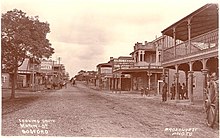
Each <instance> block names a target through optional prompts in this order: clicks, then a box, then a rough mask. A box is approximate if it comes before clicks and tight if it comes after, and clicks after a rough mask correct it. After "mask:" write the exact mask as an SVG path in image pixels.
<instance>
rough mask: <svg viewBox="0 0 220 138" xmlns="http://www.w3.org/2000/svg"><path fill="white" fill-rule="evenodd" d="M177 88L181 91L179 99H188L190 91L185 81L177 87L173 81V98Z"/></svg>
mask: <svg viewBox="0 0 220 138" xmlns="http://www.w3.org/2000/svg"><path fill="white" fill-rule="evenodd" d="M176 90H177V91H178V92H179V95H178V96H179V97H178V98H179V99H180V100H181V99H182V100H183V99H188V92H187V88H186V85H185V83H182V85H181V84H180V83H178V84H177V88H176V86H175V84H174V83H173V84H172V86H171V87H170V93H171V100H174V99H175V96H176V94H177V93H176Z"/></svg>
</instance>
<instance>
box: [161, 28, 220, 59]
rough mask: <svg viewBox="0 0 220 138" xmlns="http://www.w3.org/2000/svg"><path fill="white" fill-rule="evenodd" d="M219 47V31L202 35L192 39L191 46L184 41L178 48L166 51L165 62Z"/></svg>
mask: <svg viewBox="0 0 220 138" xmlns="http://www.w3.org/2000/svg"><path fill="white" fill-rule="evenodd" d="M214 47H218V29H216V30H213V31H210V32H208V33H205V34H202V35H200V36H197V37H194V38H192V39H191V46H189V43H188V41H184V42H182V43H180V44H178V45H176V46H171V47H168V48H166V49H164V51H163V52H164V53H163V62H164V61H169V60H172V59H176V58H179V57H184V56H188V55H192V54H193V53H200V52H205V51H207V50H209V49H210V50H211V49H213V48H214Z"/></svg>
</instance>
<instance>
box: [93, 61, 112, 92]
mask: <svg viewBox="0 0 220 138" xmlns="http://www.w3.org/2000/svg"><path fill="white" fill-rule="evenodd" d="M96 67H97V76H96V80H97V81H96V85H97V86H98V87H99V88H100V89H110V87H111V84H110V82H111V78H112V64H111V63H109V62H108V63H100V64H98V65H97V66H96Z"/></svg>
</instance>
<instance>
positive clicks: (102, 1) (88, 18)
mask: <svg viewBox="0 0 220 138" xmlns="http://www.w3.org/2000/svg"><path fill="white" fill-rule="evenodd" d="M207 3H217V0H1V13H2V14H3V13H6V12H7V11H9V10H13V9H18V10H22V11H23V12H25V13H27V15H28V16H39V20H40V21H42V22H48V23H49V24H50V30H51V32H50V33H49V34H48V35H47V38H48V39H49V40H50V43H51V44H52V47H53V48H54V49H55V53H54V54H53V56H52V59H53V60H57V61H58V58H59V57H60V58H61V61H60V63H62V64H64V66H65V69H66V71H67V72H68V73H69V75H70V77H73V76H75V75H76V74H77V73H78V72H79V71H80V70H86V71H91V70H97V69H96V66H97V65H98V64H100V63H106V62H108V61H109V60H110V57H115V58H117V57H119V56H130V53H131V52H133V50H134V49H133V48H134V47H133V46H134V45H135V43H136V42H141V43H144V42H145V41H148V42H151V41H153V40H154V39H155V38H156V37H159V36H161V35H162V34H161V31H162V30H164V29H166V28H167V27H169V26H170V25H171V24H173V23H175V22H177V21H178V20H180V19H182V18H184V17H185V16H187V15H188V14H190V13H192V12H193V11H195V10H197V9H198V8H200V7H202V6H203V5H205V4H207Z"/></svg>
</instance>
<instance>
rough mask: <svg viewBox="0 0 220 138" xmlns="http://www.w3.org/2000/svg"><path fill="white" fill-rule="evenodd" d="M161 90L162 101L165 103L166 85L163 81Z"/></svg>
mask: <svg viewBox="0 0 220 138" xmlns="http://www.w3.org/2000/svg"><path fill="white" fill-rule="evenodd" d="M163 82H164V83H163V88H162V101H163V102H165V101H166V100H167V87H168V85H167V83H166V82H165V80H164V81H163Z"/></svg>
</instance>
